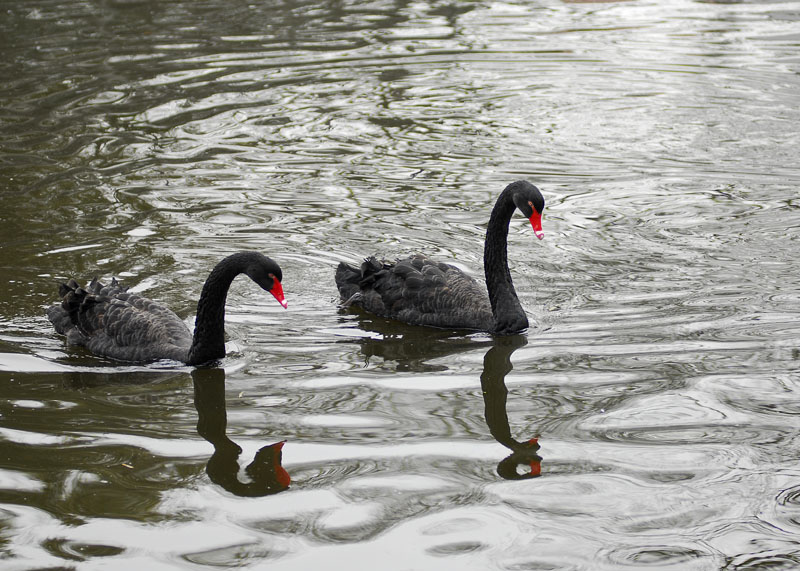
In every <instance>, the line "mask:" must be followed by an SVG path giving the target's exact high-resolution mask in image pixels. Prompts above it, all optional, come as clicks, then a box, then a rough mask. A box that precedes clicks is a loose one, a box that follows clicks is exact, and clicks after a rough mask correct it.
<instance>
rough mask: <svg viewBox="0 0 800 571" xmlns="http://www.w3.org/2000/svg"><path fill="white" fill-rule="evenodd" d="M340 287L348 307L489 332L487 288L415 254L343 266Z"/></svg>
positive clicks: (418, 322)
mask: <svg viewBox="0 0 800 571" xmlns="http://www.w3.org/2000/svg"><path fill="white" fill-rule="evenodd" d="M336 285H337V287H338V288H339V293H340V295H341V297H342V299H343V300H344V301H345V305H356V306H358V307H361V308H363V309H364V310H366V311H368V312H370V313H374V314H376V315H380V316H382V317H388V318H391V319H398V320H400V321H404V322H405V323H410V324H412V325H427V326H431V327H443V328H448V329H449V328H452V329H477V330H489V329H491V327H492V323H493V318H492V308H491V305H490V304H489V297H488V295H487V293H486V291H485V290H484V289H483V288H482V287H481V286H480V285H479V284H478V283H477V282H476V281H475V280H474V279H472V278H471V277H469V276H467V275H466V274H464V272H462V271H461V270H459V269H458V268H456V267H454V266H451V265H449V264H444V263H439V262H435V261H433V260H431V259H429V258H427V257H425V256H422V255H414V256H411V257H409V258H406V259H404V260H399V261H398V262H396V263H387V262H380V261H378V260H377V259H376V258H374V257H370V258H367V259H366V260H365V261H364V263H363V264H361V267H360V268H356V267H354V266H351V265H348V264H345V263H344V262H342V263H340V264H339V267H338V268H337V270H336Z"/></svg>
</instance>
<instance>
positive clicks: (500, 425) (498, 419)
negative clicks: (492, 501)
mask: <svg viewBox="0 0 800 571" xmlns="http://www.w3.org/2000/svg"><path fill="white" fill-rule="evenodd" d="M356 322H357V323H358V326H359V329H361V330H362V331H368V332H370V333H373V334H375V336H374V337H365V338H363V339H361V340H359V343H360V345H361V352H362V354H363V355H364V356H365V358H366V360H367V361H369V360H370V358H371V357H375V356H377V357H380V358H382V359H383V360H384V361H393V362H395V363H396V370H397V371H405V372H416V373H426V372H432V371H443V370H447V369H448V366H447V365H443V364H438V363H435V362H434V363H432V362H431V361H436V360H437V359H440V358H442V357H446V356H448V355H455V354H458V353H463V352H468V351H474V350H476V349H477V348H480V347H486V346H488V347H489V350H488V352H487V353H486V355H485V356H484V359H483V373H482V374H481V388H482V390H483V399H484V405H485V418H486V423H487V424H488V426H489V431H490V433H491V434H492V436H493V437H494V438H495V440H497V441H498V442H499V443H500V444H502V445H503V446H505V447H506V448H508V449H509V450H511V455H509V456H508V457H506V458H504V459H503V460H502V461H501V462H500V463H499V464H498V465H497V473H498V474H499V475H500V476H501V477H503V478H505V479H507V480H524V479H527V478H535V477H537V476H539V475H540V474H541V461H542V458H541V457H540V456H539V455H538V454H537V451H538V450H539V443H538V440H537V439H536V438H531V439H529V440H527V441H524V442H520V441H518V440H515V439H514V438H512V437H511V428H510V427H509V423H508V413H507V412H506V401H507V400H508V389H507V388H506V385H505V378H506V375H507V374H508V373H509V372H510V371H511V369H512V368H513V367H512V366H511V355H512V353H514V351H516V350H517V349H519V348H520V347H522V346H524V345H525V344H526V343H527V339H526V337H525V336H524V335H510V336H505V337H497V336H495V337H493V338H492V339H491V340H488V341H487V340H484V339H481V338H474V337H464V335H463V332H459V331H455V330H447V329H432V328H423V327H419V326H415V325H407V324H405V323H400V322H398V321H393V320H391V319H386V318H382V317H376V316H370V315H365V314H363V313H361V312H357V313H356ZM347 342H348V343H351V342H352V341H350V340H348V341H347ZM520 466H522V467H523V470H524V472H522V473H520V472H518V469H519V467H520Z"/></svg>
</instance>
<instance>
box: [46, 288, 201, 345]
mask: <svg viewBox="0 0 800 571" xmlns="http://www.w3.org/2000/svg"><path fill="white" fill-rule="evenodd" d="M59 294H60V295H61V304H60V305H54V306H52V307H50V308H49V309H48V311H47V317H48V318H49V319H50V321H51V323H52V324H53V326H54V327H55V329H56V331H57V332H58V333H61V334H63V335H66V337H67V342H68V343H69V344H71V345H81V346H84V347H86V348H88V349H89V350H90V351H92V352H93V353H95V354H98V355H105V356H107V357H112V358H114V359H119V360H122V361H155V360H159V359H174V360H177V361H186V358H187V355H188V351H189V347H190V346H191V344H192V335H191V333H190V331H189V329H188V328H187V327H186V325H185V324H184V323H183V321H181V319H180V318H179V317H178V316H177V315H175V313H173V312H172V311H171V310H169V309H167V308H166V307H164V306H163V305H160V304H158V303H156V302H154V301H152V300H150V299H148V298H146V297H142V296H139V295H136V294H135V293H129V292H128V291H127V289H126V288H123V287H120V286H119V284H118V283H117V281H116V280H113V281H112V282H111V284H110V285H108V286H105V285H103V284H102V283H100V282H99V281H97V279H94V280H92V282H91V283H90V284H89V285H88V286H86V288H85V289H84V288H81V287H80V286H79V285H78V283H77V282H75V281H74V280H70V281H69V282H68V283H66V284H62V285H61V286H60V287H59Z"/></svg>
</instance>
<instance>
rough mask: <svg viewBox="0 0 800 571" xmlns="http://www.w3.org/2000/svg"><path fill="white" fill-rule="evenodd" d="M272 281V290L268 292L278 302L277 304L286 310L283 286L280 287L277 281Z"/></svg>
mask: <svg viewBox="0 0 800 571" xmlns="http://www.w3.org/2000/svg"><path fill="white" fill-rule="evenodd" d="M273 281H274V282H275V283H274V285H273V286H272V289H271V290H269V293H271V294H272V295H273V296H275V299H277V300H278V303H280V304H281V305H282V306H283V308H284V309H286V308H287V307H288V306H289V304H288V303H286V300H285V299H284V298H283V286H282V285H281V282H279V281H278V280H273Z"/></svg>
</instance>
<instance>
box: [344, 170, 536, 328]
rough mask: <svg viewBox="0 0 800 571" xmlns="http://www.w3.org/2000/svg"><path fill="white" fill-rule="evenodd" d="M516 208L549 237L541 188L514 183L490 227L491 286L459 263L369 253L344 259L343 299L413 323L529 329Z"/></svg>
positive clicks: (486, 258) (486, 262)
mask: <svg viewBox="0 0 800 571" xmlns="http://www.w3.org/2000/svg"><path fill="white" fill-rule="evenodd" d="M515 210H519V211H520V212H522V215H523V216H525V217H526V218H527V219H528V220H529V221H530V223H531V226H532V227H533V231H534V233H535V234H536V237H537V238H539V239H542V238H543V237H544V233H543V232H542V211H543V210H544V197H542V193H541V192H540V191H539V189H538V188H536V187H535V186H534V185H532V184H531V183H529V182H527V181H525V180H519V181H516V182H513V183H511V184H509V185H508V186H507V187H506V188H505V189H504V190H503V192H501V193H500V196H499V197H498V198H497V202H496V203H495V205H494V208H493V209H492V213H491V216H490V217H489V224H488V226H487V229H486V241H485V245H484V254H483V267H484V272H485V275H486V290H484V289H483V288H482V287H480V285H478V283H477V282H476V281H475V280H474V279H472V278H471V277H469V276H467V275H466V274H464V273H463V272H462V271H461V270H459V269H458V268H456V267H454V266H451V265H449V264H445V263H441V262H435V261H433V260H431V259H430V258H427V257H426V256H423V255H419V254H417V255H413V256H411V257H409V258H406V259H404V260H399V261H397V262H394V263H390V262H382V261H379V260H378V259H377V258H375V257H370V258H367V259H366V260H365V261H364V263H363V264H361V267H360V268H357V267H355V266H351V265H349V264H346V263H344V262H342V263H340V264H339V266H338V268H337V270H336V286H337V288H338V289H339V294H340V295H341V297H342V300H343V301H344V305H345V306H357V307H361V308H362V309H364V310H366V311H368V312H370V313H374V314H376V315H380V316H382V317H388V318H390V319H397V320H399V321H403V322H406V323H410V324H412V325H426V326H430V327H440V328H447V329H471V330H477V331H488V332H490V333H493V334H497V335H510V334H513V333H517V332H519V331H522V330H524V329H525V328H527V327H528V318H527V316H526V315H525V310H524V309H523V308H522V305H521V304H520V302H519V299H518V298H517V292H516V291H515V290H514V284H513V283H512V281H511V273H510V272H509V269H508V254H507V249H508V226H509V223H510V222H511V217H512V215H513V214H514V211H515ZM487 293H488V295H487Z"/></svg>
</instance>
